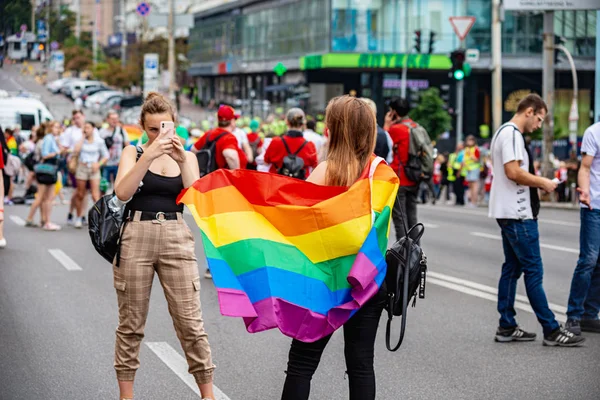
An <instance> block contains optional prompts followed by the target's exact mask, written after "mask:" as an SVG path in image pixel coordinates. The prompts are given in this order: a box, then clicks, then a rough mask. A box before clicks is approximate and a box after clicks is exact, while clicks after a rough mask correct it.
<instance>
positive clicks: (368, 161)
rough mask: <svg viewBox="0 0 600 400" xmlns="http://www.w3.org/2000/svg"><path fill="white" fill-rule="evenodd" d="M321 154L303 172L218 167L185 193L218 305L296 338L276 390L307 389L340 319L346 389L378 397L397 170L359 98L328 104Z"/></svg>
mask: <svg viewBox="0 0 600 400" xmlns="http://www.w3.org/2000/svg"><path fill="white" fill-rule="evenodd" d="M326 126H327V128H328V131H329V140H330V144H329V150H328V156H327V161H326V162H323V163H321V164H320V165H319V166H317V168H315V170H314V171H313V173H312V174H311V175H310V176H309V177H308V180H307V181H303V180H299V179H294V178H290V177H287V176H282V175H277V174H266V173H263V172H257V171H250V170H236V171H229V170H225V169H220V170H217V171H215V172H212V173H210V174H208V175H206V176H205V177H203V178H202V179H200V180H198V181H196V182H195V183H194V184H193V185H192V186H190V187H189V188H188V189H186V190H185V191H183V192H182V194H181V195H180V196H179V199H178V200H179V201H180V202H182V203H185V204H186V205H187V206H188V208H189V209H190V211H191V213H192V215H193V216H194V218H195V220H196V223H197V224H198V226H199V227H200V231H201V233H202V244H203V246H204V252H205V254H206V258H207V263H208V266H209V268H210V270H211V272H212V276H213V282H214V285H215V287H216V288H217V293H218V296H219V304H220V308H221V314H223V315H226V316H233V317H242V318H243V319H244V323H245V324H246V329H247V330H248V331H249V332H252V333H254V332H261V331H264V330H267V329H273V328H278V329H279V330H280V331H281V332H282V333H284V334H285V335H287V336H290V337H292V338H293V339H294V340H293V341H292V345H291V349H290V352H289V360H288V367H287V377H286V381H285V385H284V388H283V394H282V399H283V400H296V399H298V400H300V399H308V397H309V394H310V382H311V378H312V376H313V374H314V372H315V370H316V369H317V366H318V365H319V360H320V358H321V354H322V353H323V350H324V349H325V347H326V345H327V343H328V342H329V340H330V338H331V335H332V334H333V332H334V331H335V330H337V329H338V328H340V327H342V326H343V327H344V340H345V356H346V366H347V373H348V377H349V385H350V399H353V400H354V399H356V400H358V399H360V400H371V399H374V398H375V373H374V369H373V359H374V343H375V337H376V335H377V328H378V323H379V318H380V315H381V312H382V310H383V308H384V304H385V302H386V299H387V291H386V288H385V284H384V282H385V275H386V272H387V265H386V262H385V253H386V250H387V245H388V236H389V228H390V217H391V209H392V208H393V205H394V201H395V199H396V193H397V191H398V183H399V182H398V177H397V175H396V174H395V173H394V171H393V170H392V169H391V168H390V167H388V166H387V165H386V164H385V162H383V160H382V159H381V158H377V157H374V156H373V150H374V148H375V141H376V134H377V123H376V120H375V113H374V112H373V110H372V109H371V108H370V107H369V105H368V104H367V103H366V102H364V101H363V100H360V99H357V98H355V97H350V96H341V97H336V98H334V99H333V100H331V101H330V103H329V105H328V107H327V116H326Z"/></svg>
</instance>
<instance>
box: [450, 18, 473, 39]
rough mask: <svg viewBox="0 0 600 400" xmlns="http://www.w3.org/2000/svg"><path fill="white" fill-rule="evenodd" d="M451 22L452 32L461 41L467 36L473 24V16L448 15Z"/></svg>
mask: <svg viewBox="0 0 600 400" xmlns="http://www.w3.org/2000/svg"><path fill="white" fill-rule="evenodd" d="M448 19H449V20H450V23H451V24H452V29H454V33H456V36H458V38H459V39H460V41H461V42H462V41H463V40H465V38H466V37H467V34H468V33H469V31H470V30H471V28H472V27H473V24H475V17H450V18H448Z"/></svg>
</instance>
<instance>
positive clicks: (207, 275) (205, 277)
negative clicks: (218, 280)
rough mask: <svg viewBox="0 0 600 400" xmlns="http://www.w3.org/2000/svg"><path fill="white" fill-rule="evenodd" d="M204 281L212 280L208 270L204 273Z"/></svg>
mask: <svg viewBox="0 0 600 400" xmlns="http://www.w3.org/2000/svg"><path fill="white" fill-rule="evenodd" d="M204 279H212V274H211V273H210V269H208V268H207V269H206V272H204Z"/></svg>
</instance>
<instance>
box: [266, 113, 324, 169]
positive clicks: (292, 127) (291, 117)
mask: <svg viewBox="0 0 600 400" xmlns="http://www.w3.org/2000/svg"><path fill="white" fill-rule="evenodd" d="M286 123H287V125H288V127H289V130H288V131H287V133H286V134H285V135H283V136H281V137H276V138H273V140H272V141H271V144H269V147H268V148H267V151H266V152H265V163H267V164H271V169H270V170H269V172H272V173H278V172H279V169H280V168H281V167H282V166H283V159H284V158H285V157H286V156H287V155H288V154H289V153H291V154H295V153H296V152H298V154H296V155H297V156H298V157H299V158H302V160H303V161H304V178H305V179H306V178H307V177H308V175H309V174H310V173H311V172H312V170H313V168H315V167H316V166H317V164H318V160H317V148H316V147H315V145H314V143H311V142H309V141H307V140H306V139H304V133H303V127H304V124H305V123H306V118H305V115H304V111H302V110H301V109H299V108H292V109H290V110H289V111H288V113H287V115H286ZM284 141H285V144H284ZM286 145H287V147H288V149H289V153H288V149H286V147H285V146H286ZM301 146H302V148H301V149H300V147H301ZM299 149H300V151H298V150H299Z"/></svg>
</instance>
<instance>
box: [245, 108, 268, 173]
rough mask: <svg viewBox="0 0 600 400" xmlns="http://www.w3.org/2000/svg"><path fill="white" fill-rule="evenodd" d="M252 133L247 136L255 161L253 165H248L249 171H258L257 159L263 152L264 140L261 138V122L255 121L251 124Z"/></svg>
mask: <svg viewBox="0 0 600 400" xmlns="http://www.w3.org/2000/svg"><path fill="white" fill-rule="evenodd" d="M249 128H250V132H249V133H248V134H247V137H248V144H249V145H250V149H251V150H252V156H253V160H252V162H251V163H248V169H253V170H256V157H258V155H259V154H260V153H261V152H262V146H263V142H264V141H263V139H262V138H261V137H260V132H259V129H260V122H258V120H256V119H253V120H252V121H250V124H249Z"/></svg>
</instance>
